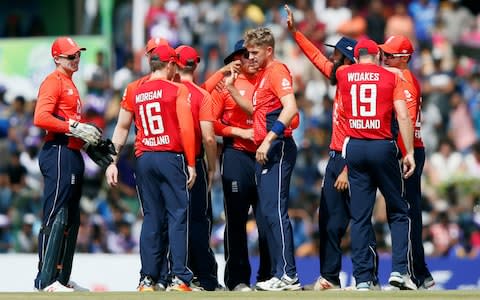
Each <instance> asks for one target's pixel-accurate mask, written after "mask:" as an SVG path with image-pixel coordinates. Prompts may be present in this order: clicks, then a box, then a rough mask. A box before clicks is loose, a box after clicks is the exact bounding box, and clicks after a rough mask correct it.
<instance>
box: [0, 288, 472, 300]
mask: <svg viewBox="0 0 480 300" xmlns="http://www.w3.org/2000/svg"><path fill="white" fill-rule="evenodd" d="M3 299H5V300H7V299H8V300H25V299H28V300H40V299H42V300H47V299H48V300H57V299H58V300H60V299H61V300H84V299H87V300H135V299H138V300H140V299H141V300H154V299H155V300H158V299H162V300H163V299H171V300H183V299H185V300H188V299H229V300H230V299H231V300H255V299H261V300H283V299H285V300H314V299H315V300H318V299H322V300H323V299H325V300H330V299H332V300H336V299H436V300H443V299H445V300H451V299H480V290H469V291H392V292H386V291H382V292H380V291H375V292H357V291H335V292H333V291H332V292H330V291H327V292H314V291H298V292H248V293H242V292H189V293H185V292H184V293H180V292H169V293H167V292H153V293H137V292H104V293H100V292H95V293H38V292H32V293H0V300H3Z"/></svg>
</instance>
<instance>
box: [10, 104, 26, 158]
mask: <svg viewBox="0 0 480 300" xmlns="http://www.w3.org/2000/svg"><path fill="white" fill-rule="evenodd" d="M25 103H26V99H25V97H23V96H16V97H15V98H14V99H13V102H12V104H11V106H10V114H9V122H10V127H9V131H8V138H9V140H10V151H22V150H23V149H24V148H25V145H24V144H23V143H24V139H25V137H26V135H27V130H28V128H29V126H30V125H31V123H32V116H31V115H29V114H28V112H27V111H26V109H25V107H26V105H25Z"/></svg>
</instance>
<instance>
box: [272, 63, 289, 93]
mask: <svg viewBox="0 0 480 300" xmlns="http://www.w3.org/2000/svg"><path fill="white" fill-rule="evenodd" d="M273 68H274V69H273V70H271V71H270V74H269V81H270V86H271V88H272V91H273V93H274V94H275V96H277V97H278V98H279V99H280V98H282V97H283V96H285V95H288V94H293V85H292V82H293V80H292V75H291V74H290V71H289V70H288V69H287V67H286V66H285V65H283V64H278V65H276V66H274V67H273Z"/></svg>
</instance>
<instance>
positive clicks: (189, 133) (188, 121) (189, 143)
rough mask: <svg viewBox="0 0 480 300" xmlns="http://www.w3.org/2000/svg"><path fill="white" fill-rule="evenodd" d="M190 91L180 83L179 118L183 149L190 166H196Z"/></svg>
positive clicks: (178, 97) (178, 95)
mask: <svg viewBox="0 0 480 300" xmlns="http://www.w3.org/2000/svg"><path fill="white" fill-rule="evenodd" d="M189 98H190V93H189V92H188V89H187V87H186V86H184V85H183V84H179V88H178V93H177V119H178V125H179V127H180V137H181V139H182V143H183V151H184V153H185V156H186V158H187V163H188V165H189V166H191V167H193V166H195V132H194V126H193V117H192V111H191V108H190V99H189Z"/></svg>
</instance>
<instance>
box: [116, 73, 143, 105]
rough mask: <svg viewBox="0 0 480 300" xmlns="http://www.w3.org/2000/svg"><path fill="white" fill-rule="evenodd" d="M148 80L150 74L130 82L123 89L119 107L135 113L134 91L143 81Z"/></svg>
mask: <svg viewBox="0 0 480 300" xmlns="http://www.w3.org/2000/svg"><path fill="white" fill-rule="evenodd" d="M148 78H150V74H148V75H145V76H143V77H141V78H139V79H137V80H135V81H132V82H130V83H129V84H128V85H127V87H126V88H125V91H124V92H123V96H122V101H121V102H120V106H121V107H122V108H124V109H125V110H128V111H130V112H134V111H135V100H134V97H135V91H136V90H137V88H138V87H139V86H141V85H142V84H143V83H145V81H147V80H148Z"/></svg>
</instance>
